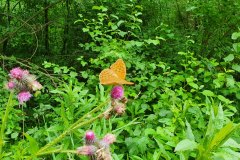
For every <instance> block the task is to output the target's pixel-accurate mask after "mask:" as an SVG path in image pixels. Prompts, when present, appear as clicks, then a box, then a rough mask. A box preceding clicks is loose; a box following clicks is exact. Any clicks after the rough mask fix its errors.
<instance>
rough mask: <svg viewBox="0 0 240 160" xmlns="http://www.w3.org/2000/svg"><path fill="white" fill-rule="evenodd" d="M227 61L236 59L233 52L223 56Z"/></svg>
mask: <svg viewBox="0 0 240 160" xmlns="http://www.w3.org/2000/svg"><path fill="white" fill-rule="evenodd" d="M223 59H224V61H225V62H231V61H232V60H234V55H233V54H229V55H228V56H227V57H225V58H223Z"/></svg>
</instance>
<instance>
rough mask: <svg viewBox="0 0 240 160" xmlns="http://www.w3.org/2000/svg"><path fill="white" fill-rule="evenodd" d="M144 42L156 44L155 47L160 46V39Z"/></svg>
mask: <svg viewBox="0 0 240 160" xmlns="http://www.w3.org/2000/svg"><path fill="white" fill-rule="evenodd" d="M144 41H145V42H147V44H154V45H158V44H159V43H160V41H159V40H158V39H147V40H144Z"/></svg>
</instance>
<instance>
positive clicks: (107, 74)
mask: <svg viewBox="0 0 240 160" xmlns="http://www.w3.org/2000/svg"><path fill="white" fill-rule="evenodd" d="M118 79H119V78H118V76H117V74H116V73H114V71H112V70H111V69H104V70H103V71H102V72H101V73H100V74H99V80H100V83H101V84H108V85H110V84H115V83H116V81H117V80H118Z"/></svg>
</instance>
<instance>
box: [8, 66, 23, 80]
mask: <svg viewBox="0 0 240 160" xmlns="http://www.w3.org/2000/svg"><path fill="white" fill-rule="evenodd" d="M23 74H24V70H22V69H21V68H20V67H16V68H13V69H12V70H10V77H11V78H16V79H18V80H20V79H22V77H23Z"/></svg>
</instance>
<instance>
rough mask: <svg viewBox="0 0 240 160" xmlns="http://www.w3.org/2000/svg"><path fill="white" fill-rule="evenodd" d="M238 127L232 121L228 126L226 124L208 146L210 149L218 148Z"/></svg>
mask: <svg viewBox="0 0 240 160" xmlns="http://www.w3.org/2000/svg"><path fill="white" fill-rule="evenodd" d="M235 129H236V127H235V126H234V124H233V123H232V122H229V123H228V124H227V125H226V126H224V127H223V128H222V129H221V130H220V131H219V132H218V133H216V134H215V136H214V138H213V139H212V141H211V142H210V144H209V146H208V150H209V151H210V150H214V149H216V148H218V147H219V146H220V145H221V144H222V143H224V142H225V141H226V140H227V138H228V137H229V136H230V135H231V134H232V133H233V131H234V130H235Z"/></svg>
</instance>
